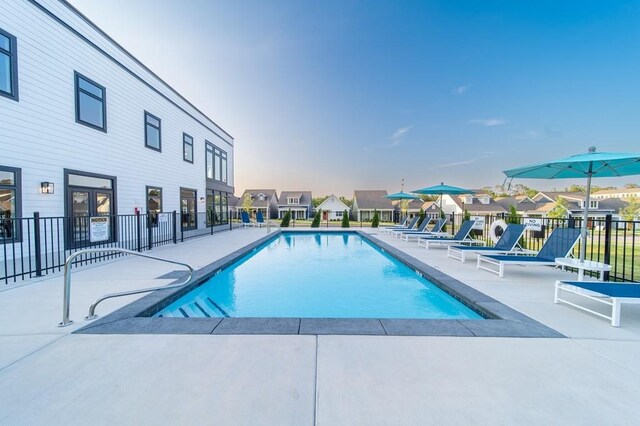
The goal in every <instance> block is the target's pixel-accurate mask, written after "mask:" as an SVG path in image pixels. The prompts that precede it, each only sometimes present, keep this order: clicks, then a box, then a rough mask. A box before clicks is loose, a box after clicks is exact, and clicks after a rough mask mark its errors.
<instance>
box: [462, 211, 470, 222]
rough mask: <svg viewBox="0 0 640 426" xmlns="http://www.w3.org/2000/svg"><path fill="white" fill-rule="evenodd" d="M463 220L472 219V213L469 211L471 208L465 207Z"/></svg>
mask: <svg viewBox="0 0 640 426" xmlns="http://www.w3.org/2000/svg"><path fill="white" fill-rule="evenodd" d="M462 220H471V213H469V210H467V209H464V213H463V215H462Z"/></svg>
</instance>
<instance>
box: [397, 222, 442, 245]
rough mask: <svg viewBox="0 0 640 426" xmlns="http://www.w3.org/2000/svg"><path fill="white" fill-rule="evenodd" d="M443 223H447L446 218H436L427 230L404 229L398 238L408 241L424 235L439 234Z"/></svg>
mask: <svg viewBox="0 0 640 426" xmlns="http://www.w3.org/2000/svg"><path fill="white" fill-rule="evenodd" d="M445 223H447V220H446V219H438V220H436V221H435V222H434V224H433V226H432V227H431V229H429V230H428V231H417V230H416V231H405V232H403V233H402V234H401V235H400V239H401V240H404V241H407V242H408V241H409V240H415V239H417V238H421V237H425V236H432V237H433V236H440V235H442V228H443V227H444V224H445Z"/></svg>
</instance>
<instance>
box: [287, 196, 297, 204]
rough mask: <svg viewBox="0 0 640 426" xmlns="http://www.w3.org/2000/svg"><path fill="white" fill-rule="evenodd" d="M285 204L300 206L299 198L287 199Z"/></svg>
mask: <svg viewBox="0 0 640 426" xmlns="http://www.w3.org/2000/svg"><path fill="white" fill-rule="evenodd" d="M287 204H300V198H293V197H289V198H287Z"/></svg>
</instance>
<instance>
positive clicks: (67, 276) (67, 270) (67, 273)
mask: <svg viewBox="0 0 640 426" xmlns="http://www.w3.org/2000/svg"><path fill="white" fill-rule="evenodd" d="M88 253H125V254H132V255H134V256H139V257H146V258H147V259H153V260H159V261H161V262H167V263H173V264H175V265H181V266H186V267H187V268H188V269H189V277H187V279H186V280H185V281H184V282H181V283H176V284H171V285H166V286H159V287H149V288H143V289H139V290H131V291H122V292H119V293H112V294H107V295H105V296H102V297H101V298H99V299H98V300H96V301H95V302H94V303H93V304H92V305H91V307H90V308H89V315H87V316H86V317H85V319H86V320H92V319H95V318H97V317H98V316H97V315H95V310H96V306H98V304H99V303H100V302H102V301H103V300H106V299H111V298H114V297H120V296H129V295H131V294H139V293H148V292H150V291H156V290H167V289H170V288H176V287H182V286H184V285H185V284H188V283H189V282H190V281H191V279H192V278H193V273H194V270H193V267H192V266H191V265H189V264H187V263H182V262H176V261H174V260H167V259H163V258H161V257H155V256H149V255H148V254H142V253H139V252H137V251H132V250H127V249H121V248H97V249H84V250H80V251H77V252H75V253H73V254H72V255H70V256H69V257H68V258H67V260H66V262H64V298H63V300H62V322H60V323H59V324H58V327H66V326H68V325H71V324H73V321H71V320H70V319H69V305H70V301H71V262H72V261H73V259H75V258H76V257H78V256H81V255H83V254H88Z"/></svg>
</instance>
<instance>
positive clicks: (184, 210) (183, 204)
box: [180, 188, 198, 231]
mask: <svg viewBox="0 0 640 426" xmlns="http://www.w3.org/2000/svg"><path fill="white" fill-rule="evenodd" d="M197 195H198V194H197V191H196V190H195V189H187V188H180V222H181V224H182V229H183V230H185V231H186V230H189V229H196V228H197V227H198V223H197V213H198V208H197V205H196V199H197Z"/></svg>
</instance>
